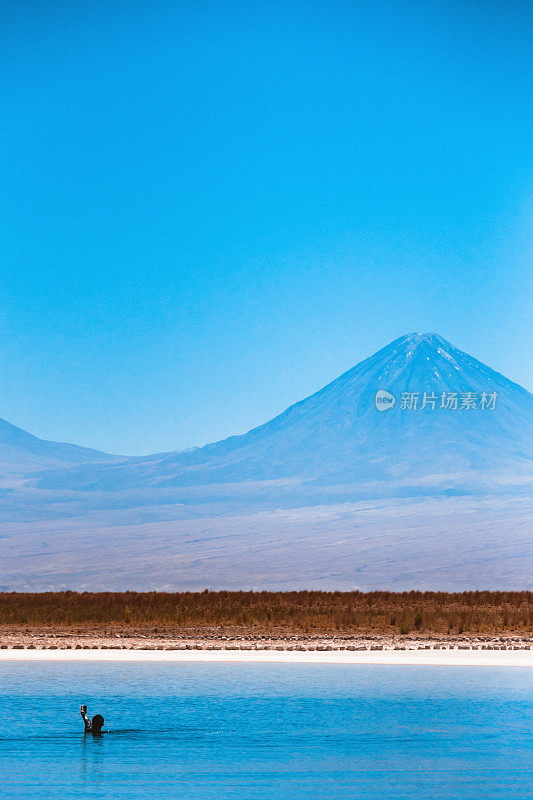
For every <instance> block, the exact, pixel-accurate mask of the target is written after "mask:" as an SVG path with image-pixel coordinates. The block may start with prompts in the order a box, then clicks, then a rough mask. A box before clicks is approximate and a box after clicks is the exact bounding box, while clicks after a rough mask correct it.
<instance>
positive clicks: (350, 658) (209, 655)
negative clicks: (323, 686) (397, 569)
mask: <svg viewBox="0 0 533 800" xmlns="http://www.w3.org/2000/svg"><path fill="white" fill-rule="evenodd" d="M2 661H24V662H32V661H34V662H43V661H63V662H65V663H66V662H78V661H92V662H102V663H103V662H118V663H125V662H131V663H135V662H144V663H147V662H148V663H160V662H166V663H187V662H188V663H190V662H200V661H201V662H204V663H206V662H212V663H216V662H219V663H220V662H226V663H233V664H235V663H241V664H258V663H260V664H347V665H349V664H353V665H357V664H381V665H386V664H390V665H403V666H428V667H438V666H443V667H445V666H450V667H451V666H454V667H456V666H461V667H522V668H523V667H533V650H503V651H502V650H379V651H372V650H366V651H359V652H352V651H345V650H340V651H326V652H316V651H311V652H309V651H308V652H298V651H292V650H290V651H287V650H285V651H277V650H248V651H240V650H236V651H234V650H231V651H228V650H217V651H209V650H59V649H58V650H18V649H13V650H11V649H9V650H0V662H2Z"/></svg>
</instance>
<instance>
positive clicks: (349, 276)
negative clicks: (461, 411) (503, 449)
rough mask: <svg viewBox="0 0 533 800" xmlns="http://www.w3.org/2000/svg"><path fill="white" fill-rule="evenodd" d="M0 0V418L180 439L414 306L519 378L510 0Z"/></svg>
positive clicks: (261, 405)
mask: <svg viewBox="0 0 533 800" xmlns="http://www.w3.org/2000/svg"><path fill="white" fill-rule="evenodd" d="M0 6H1V12H2V45H1V47H2V64H3V66H2V71H1V73H0V82H1V87H2V92H1V95H2V124H1V126H0V147H1V152H2V171H1V174H0V211H1V217H0V218H1V231H2V234H1V237H0V341H1V347H0V379H1V382H0V416H1V417H3V418H5V419H8V420H9V421H11V422H13V423H15V424H17V425H20V426H21V427H23V428H25V429H27V430H30V431H31V432H33V433H36V434H38V435H40V436H43V437H45V438H52V439H59V440H63V441H64V440H67V441H74V442H76V443H79V444H84V445H88V446H92V447H97V448H100V449H106V450H109V451H113V452H122V453H146V452H154V451H159V450H167V449H175V448H176V449H177V448H182V447H187V446H192V445H198V444H203V443H205V442H208V441H213V440H216V439H219V438H223V437H225V436H227V435H230V434H233V433H241V432H244V431H246V430H248V429H249V428H251V427H253V426H255V425H257V424H260V423H262V422H264V421H266V420H267V419H269V418H270V417H272V416H274V415H275V414H276V413H278V412H280V411H282V410H283V409H284V408H285V407H286V406H288V405H289V404H290V403H292V402H295V401H297V400H299V399H301V398H302V397H304V396H306V395H308V394H310V393H311V392H313V391H315V390H316V389H318V388H320V387H321V386H322V385H324V384H325V383H327V382H328V381H330V380H332V379H333V378H335V377H336V376H337V375H338V374H340V373H341V372H343V371H345V370H346V369H348V368H349V367H351V366H353V365H354V364H355V363H357V362H358V361H360V360H361V359H362V358H364V357H366V356H368V355H370V354H371V353H373V352H374V351H375V350H377V349H378V348H380V347H382V346H384V345H385V344H387V343H388V342H389V341H390V340H392V339H394V338H396V337H397V336H400V335H402V334H404V333H407V332H410V331H437V332H439V333H440V334H441V335H442V336H444V337H445V338H447V339H450V340H451V341H452V342H453V343H454V344H456V345H457V346H459V347H460V348H462V349H464V350H467V351H468V352H470V353H471V354H472V355H474V356H476V357H478V358H480V359H481V360H482V361H485V362H486V363H488V364H489V365H490V366H491V367H493V368H494V369H497V370H499V371H502V372H503V373H504V374H506V375H507V377H509V378H511V379H513V380H516V381H518V382H520V383H522V384H523V385H524V386H526V387H527V388H529V389H530V390H531V388H532V387H533V368H532V359H531V339H532V328H531V307H532V303H531V301H532V297H531V278H530V273H531V256H532V247H531V232H532V212H533V203H532V186H533V180H532V162H533V158H532V151H533V148H532V146H531V130H532V129H533V119H532V116H533V112H532V109H533V102H532V101H533V93H532V88H533V86H532V83H533V79H532V71H531V61H530V57H531V53H530V45H531V42H530V37H531V31H532V29H533V25H532V23H533V17H532V10H531V8H532V7H531V4H529V3H526V2H520V3H519V2H506V3H492V2H488V1H487V0H485V2H469V3H466V2H465V3H463V2H442V3H441V2H431V0H426V1H425V2H389V3H357V2H354V3H345V4H343V3H336V2H331V1H330V2H324V3H313V2H308V3H298V2H274V3H268V4H263V3H258V4H255V3H250V2H245V3H231V2H217V3H207V2H206V3H202V2H201V1H200V2H190V3H183V2H179V0H175V2H172V3H168V4H167V3H163V2H157V0H153V1H152V2H137V3H135V2H128V3H126V2H87V3H83V2H82V3H62V2H44V0H43V1H42V2H37V1H36V0H34V1H33V2H17V3H15V2H13V3H5V2H2V3H0Z"/></svg>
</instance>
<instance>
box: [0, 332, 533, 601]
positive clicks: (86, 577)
mask: <svg viewBox="0 0 533 800" xmlns="http://www.w3.org/2000/svg"><path fill="white" fill-rule="evenodd" d="M532 419H533V397H532V395H531V394H530V393H529V392H527V391H526V390H525V389H523V388H522V387H520V386H519V385H517V384H516V383H513V382H512V381H510V380H508V379H507V378H505V377H504V376H503V375H501V374H499V373H498V372H495V371H494V370H492V369H490V367H488V366H486V365H485V364H483V363H481V362H480V361H478V360H476V359H475V358H473V357H472V356H470V355H468V354H467V353H464V352H462V351H461V350H459V349H457V348H456V347H454V346H453V345H452V344H450V343H449V342H447V341H446V340H445V339H443V338H442V337H440V336H439V335H438V334H435V333H430V334H420V333H412V334H408V335H406V336H402V337H401V338H399V339H396V340H395V341H393V342H392V343H391V344H389V345H388V346H387V347H384V348H383V349H382V350H379V351H378V352H377V353H375V355H373V356H371V357H370V358H367V359H366V360H364V361H362V362H361V363H360V364H358V365H357V366H355V367H353V368H352V369H350V370H349V371H348V372H346V373H344V374H343V375H341V376H340V377H339V378H337V379H336V380H334V381H333V382H332V383H329V384H328V385H327V386H325V387H324V388H323V389H321V390H320V391H318V392H316V393H314V394H313V395H311V396H310V397H307V398H306V399H304V400H302V401H301V402H299V403H296V404H295V405H293V406H291V407H290V408H288V409H287V410H286V411H285V412H283V413H282V414H280V415H279V416H277V417H275V418H274V419H272V420H270V421H269V422H267V423H266V424H264V425H261V426H259V427H258V428H254V429H253V430H251V431H249V432H248V433H246V434H244V435H242V436H232V437H230V438H228V439H225V440H223V441H220V442H216V443H214V444H209V445H206V446H205V447H200V448H196V449H193V450H188V451H184V452H169V453H160V454H155V455H152V456H145V457H139V458H128V459H125V458H121V457H118V456H107V455H105V454H101V453H96V452H94V451H83V448H76V447H75V446H73V445H60V444H57V443H53V442H52V443H50V442H42V440H38V439H35V437H29V434H25V433H24V432H23V431H20V430H19V429H13V430H12V428H11V427H10V426H9V425H8V424H7V423H6V424H5V425H6V426H7V427H4V428H1V427H0V447H1V448H2V450H1V453H2V455H1V459H0V460H1V463H2V470H0V472H3V475H4V477H3V479H2V480H0V564H2V577H1V578H0V589H2V588H3V589H5V590H11V589H18V590H49V589H57V588H82V589H88V590H105V589H114V590H123V589H129V588H135V589H161V590H182V589H191V590H199V589H204V588H205V587H209V588H212V589H216V588H228V589H230V588H243V587H252V588H258V589H290V588H308V589H313V588H316V589H320V588H323V589H327V588H330V589H331V588H333V589H351V588H360V589H374V588H390V589H410V588H418V589H423V588H428V589H441V590H447V591H455V590H462V589H475V588H480V589H481V588H487V589H490V588H494V589H497V588H501V589H504V588H507V589H519V588H526V587H529V586H530V579H531V563H530V560H528V559H527V557H526V554H527V553H528V552H529V548H530V522H531V502H530V499H529V497H530V493H529V487H530V476H531V451H532V443H533V423H532ZM2 437H3V438H2ZM28 437H29V438H28ZM6 442H7V444H6ZM2 459H3V460H2ZM10 459H11V461H10ZM25 464H27V465H29V469H28V470H27V471H25V469H24V467H25ZM10 476H14V477H12V478H10Z"/></svg>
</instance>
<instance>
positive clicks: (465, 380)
mask: <svg viewBox="0 0 533 800" xmlns="http://www.w3.org/2000/svg"><path fill="white" fill-rule="evenodd" d="M380 390H385V391H386V392H388V393H390V394H391V395H392V396H393V397H394V398H395V400H396V402H395V404H394V407H392V408H390V409H389V410H387V411H386V412H385V413H380V412H379V411H378V410H377V408H376V403H375V398H376V394H377V392H378V391H380ZM424 393H426V399H427V398H428V397H429V398H433V400H432V401H431V402H432V403H433V405H431V402H430V403H428V404H427V405H426V407H425V408H423V407H422V406H423V403H424ZM443 394H444V395H445V397H446V399H447V398H448V397H449V395H455V403H456V407H455V408H453V407H452V408H443V407H442V404H443V400H442V398H443ZM405 395H416V408H411V409H409V408H403V407H402V398H403V397H404V396H405ZM463 395H469V396H470V398H469V399H470V402H471V403H472V404H473V405H474V406H475V407H470V408H469V407H465V408H461V404H462V403H463V402H466V401H465V400H464V399H463V397H462V396H463ZM489 395H495V402H494V407H490V406H487V407H485V408H481V405H482V398H483V396H486V397H488V396H489ZM532 441H533V396H532V395H531V394H530V393H529V392H527V391H526V390H525V389H523V388H522V387H520V386H519V385H518V384H516V383H513V382H512V381H509V380H508V379H507V378H505V377H504V376H503V375H501V374H500V373H497V372H495V371H494V370H492V369H490V367H488V366H486V365H485V364H483V363H481V362H480V361H478V360H477V359H475V358H472V356H469V355H468V354H467V353H464V352H462V351H461V350H458V349H457V348H456V347H454V346H453V345H452V344H450V343H449V342H447V341H446V340H445V339H443V338H442V337H440V336H439V335H438V334H434V333H431V334H408V335H406V336H402V337H400V338H398V339H396V340H395V341H393V342H392V343H391V344H389V345H388V346H387V347H384V348H383V349H381V350H379V351H378V352H377V353H375V354H374V355H373V356H371V357H370V358H367V359H365V360H364V361H362V362H361V363H360V364H358V365H357V366H355V367H353V368H352V369H350V370H348V371H347V372H345V373H344V374H343V375H341V376H340V377H339V378H337V379H336V380H334V381H332V382H331V383H329V384H328V385H327V386H325V387H324V388H323V389H321V390H319V391H318V392H315V393H314V394H313V395H311V396H310V397H307V398H306V399H304V400H302V401H300V402H299V403H296V404H295V405H293V406H291V407H289V408H288V409H287V410H286V411H284V412H283V413H282V414H280V415H279V416H277V417H275V418H274V419H272V420H270V421H269V422H267V423H265V424H264V425H261V426H259V427H257V428H254V429H253V430H251V431H249V432H248V433H247V434H244V435H242V436H232V437H230V438H228V439H225V440H222V441H220V442H217V443H215V444H210V445H206V446H205V447H201V448H196V449H194V450H188V451H185V452H178V453H164V454H159V455H154V456H147V457H144V458H134V459H129V460H128V461H127V462H125V463H123V464H122V465H119V464H116V463H114V464H110V465H109V466H106V465H98V464H94V465H92V466H87V467H83V466H82V467H80V468H73V469H69V470H63V471H61V472H54V473H49V474H47V475H45V476H43V477H42V479H40V480H39V482H38V485H39V486H41V487H42V488H48V489H53V488H57V489H71V490H72V489H75V490H78V491H84V490H87V489H89V488H90V489H92V490H94V489H98V490H101V491H122V490H125V489H130V490H131V489H136V488H137V489H138V488H141V487H144V488H152V489H154V488H159V489H163V488H167V489H168V488H173V487H186V486H195V485H198V486H202V487H206V486H209V485H214V484H240V483H243V482H246V483H249V482H252V483H263V482H271V481H282V482H283V481H289V482H291V483H292V484H294V482H296V483H300V484H305V485H306V487H307V489H308V490H309V487H310V486H312V485H332V484H335V483H339V484H352V483H361V482H369V481H378V482H389V481H394V480H399V479H403V480H411V481H412V480H420V479H427V478H428V477H429V476H435V481H437V482H438V481H439V479H440V477H441V476H442V475H443V474H464V473H468V472H472V473H476V474H478V473H479V474H483V473H485V474H487V475H488V474H489V473H491V472H495V471H496V472H498V473H501V472H502V470H503V471H506V470H507V471H509V472H510V473H513V472H517V473H521V472H522V470H524V469H527V466H528V463H529V459H530V456H531V443H532Z"/></svg>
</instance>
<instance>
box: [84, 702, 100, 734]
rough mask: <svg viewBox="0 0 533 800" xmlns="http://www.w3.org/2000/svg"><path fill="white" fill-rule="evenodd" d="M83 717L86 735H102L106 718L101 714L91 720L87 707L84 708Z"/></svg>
mask: <svg viewBox="0 0 533 800" xmlns="http://www.w3.org/2000/svg"><path fill="white" fill-rule="evenodd" d="M81 716H82V717H83V721H84V723H85V733H94V734H97V733H102V728H103V727H104V718H103V716H102V715H101V714H95V715H94V717H93V718H92V720H91V719H89V717H88V716H87V706H82V707H81Z"/></svg>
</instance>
